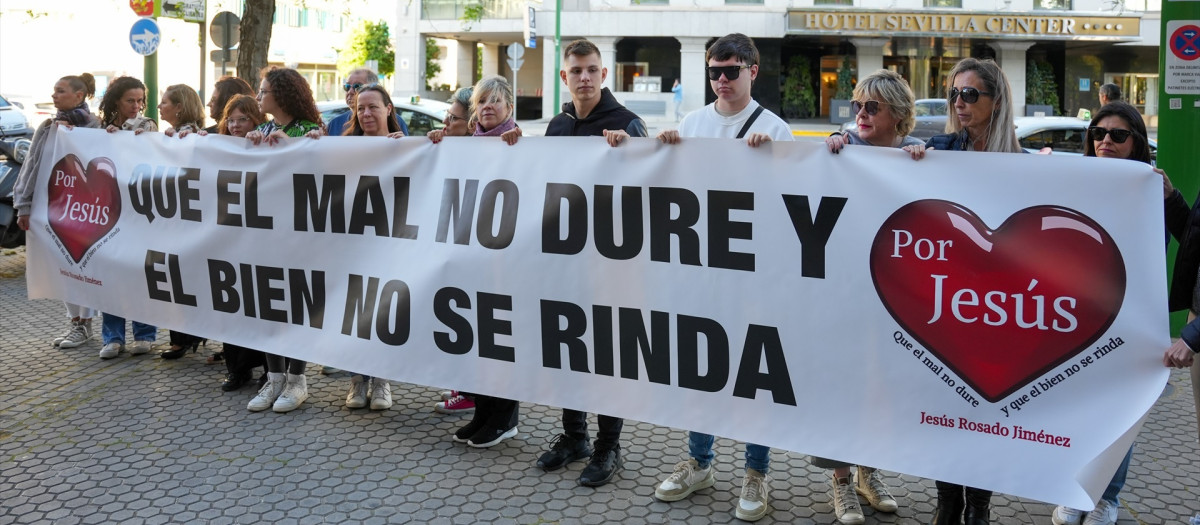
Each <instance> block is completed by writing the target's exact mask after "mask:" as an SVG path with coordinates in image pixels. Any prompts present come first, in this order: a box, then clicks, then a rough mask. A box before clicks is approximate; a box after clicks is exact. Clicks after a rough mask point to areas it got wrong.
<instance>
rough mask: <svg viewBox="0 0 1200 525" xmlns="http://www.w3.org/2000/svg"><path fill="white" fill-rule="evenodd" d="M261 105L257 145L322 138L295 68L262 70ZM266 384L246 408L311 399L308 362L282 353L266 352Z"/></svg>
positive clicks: (282, 406)
mask: <svg viewBox="0 0 1200 525" xmlns="http://www.w3.org/2000/svg"><path fill="white" fill-rule="evenodd" d="M258 105H259V107H260V108H261V109H262V111H263V113H270V114H271V116H272V117H274V119H272V120H270V121H267V122H264V123H263V124H262V125H261V126H259V127H258V129H255V130H254V131H251V132H250V133H247V134H246V138H247V139H249V140H250V142H253V143H254V144H255V145H258V144H261V143H263V142H266V143H267V144H268V145H274V144H277V143H278V142H279V140H280V139H284V138H287V137H302V136H303V137H309V138H314V139H315V138H317V137H320V136H321V135H322V134H323V132H322V130H321V114H320V112H318V111H317V104H316V103H315V102H313V95H312V90H311V89H309V87H308V82H307V81H305V80H304V77H302V76H300V73H297V72H296V70H295V69H288V68H282V67H278V66H271V67H269V68H267V69H266V70H264V71H263V74H262V81H261V82H260V83H259V88H258ZM266 361H267V383H266V384H265V385H263V387H262V388H261V389H260V390H259V391H258V395H256V396H254V399H251V400H250V403H248V404H247V405H246V409H247V410H249V411H251V412H260V411H263V410H266V409H268V408H269V409H271V410H274V411H275V412H290V411H292V410H295V409H296V408H298V407H299V406H300V404H301V403H304V400H305V399H308V382H307V380H306V379H305V378H304V367H305V366H307V365H308V363H307V362H306V361H301V360H299V359H291V358H288V357H284V356H281V355H275V354H266Z"/></svg>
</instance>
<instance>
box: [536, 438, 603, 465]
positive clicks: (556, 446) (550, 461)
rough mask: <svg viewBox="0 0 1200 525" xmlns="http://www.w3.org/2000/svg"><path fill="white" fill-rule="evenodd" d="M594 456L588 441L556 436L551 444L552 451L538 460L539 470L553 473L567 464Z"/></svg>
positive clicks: (548, 451)
mask: <svg viewBox="0 0 1200 525" xmlns="http://www.w3.org/2000/svg"><path fill="white" fill-rule="evenodd" d="M590 455H592V447H591V445H590V444H588V440H587V439H586V438H584V439H575V438H572V437H571V436H568V435H566V434H559V435H557V436H554V441H551V442H550V450H547V451H546V452H545V453H543V454H542V457H540V458H538V460H537V466H538V468H540V469H542V470H544V471H546V472H551V471H555V470H558V469H560V468H563V467H564V466H566V464H567V463H570V462H572V461H575V460H577V459H583V458H586V457H588V456H590Z"/></svg>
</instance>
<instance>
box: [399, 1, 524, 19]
mask: <svg viewBox="0 0 1200 525" xmlns="http://www.w3.org/2000/svg"><path fill="white" fill-rule="evenodd" d="M477 5H478V6H483V17H482V18H485V19H486V18H521V17H523V16H524V9H525V0H422V2H421V18H422V19H424V20H457V19H460V18H462V17H463V14H464V13H466V12H467V8H468V7H470V6H477Z"/></svg>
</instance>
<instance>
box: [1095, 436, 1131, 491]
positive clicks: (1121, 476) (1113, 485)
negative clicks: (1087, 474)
mask: <svg viewBox="0 0 1200 525" xmlns="http://www.w3.org/2000/svg"><path fill="white" fill-rule="evenodd" d="M1131 457H1133V447H1129V452H1126V453H1125V459H1124V460H1123V461H1121V466H1119V467H1117V471H1116V472H1114V473H1113V477H1112V481H1109V482H1108V488H1107V489H1104V495H1102V496H1100V499H1102V500H1104V501H1107V502H1109V503H1112V504H1114V505H1116V504H1117V503H1118V501H1117V496H1118V495H1120V494H1121V489H1123V488H1125V476H1127V475H1128V474H1129V458H1131Z"/></svg>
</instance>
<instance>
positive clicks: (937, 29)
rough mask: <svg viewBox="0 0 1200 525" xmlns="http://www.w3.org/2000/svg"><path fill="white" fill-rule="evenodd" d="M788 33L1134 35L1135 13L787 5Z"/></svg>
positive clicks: (1127, 37) (1021, 36) (1102, 37)
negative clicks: (871, 9) (872, 9)
mask: <svg viewBox="0 0 1200 525" xmlns="http://www.w3.org/2000/svg"><path fill="white" fill-rule="evenodd" d="M787 21H788V22H787V23H788V27H787V32H788V33H789V34H822V33H825V34H838V35H851V36H950V37H983V38H1001V39H1005V38H1012V39H1029V38H1031V37H1032V38H1037V39H1050V40H1110V41H1136V40H1139V38H1140V34H1139V33H1140V28H1141V19H1140V17H1138V16H1061V15H1049V14H1047V15H1042V14H1040V13H1038V14H1032V13H1012V12H1007V13H958V12H954V13H949V12H936V11H935V12H928V11H921V12H903V11H860V10H854V11H850V10H836V11H834V10H807V9H804V10H800V9H796V10H791V11H788V18H787Z"/></svg>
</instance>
